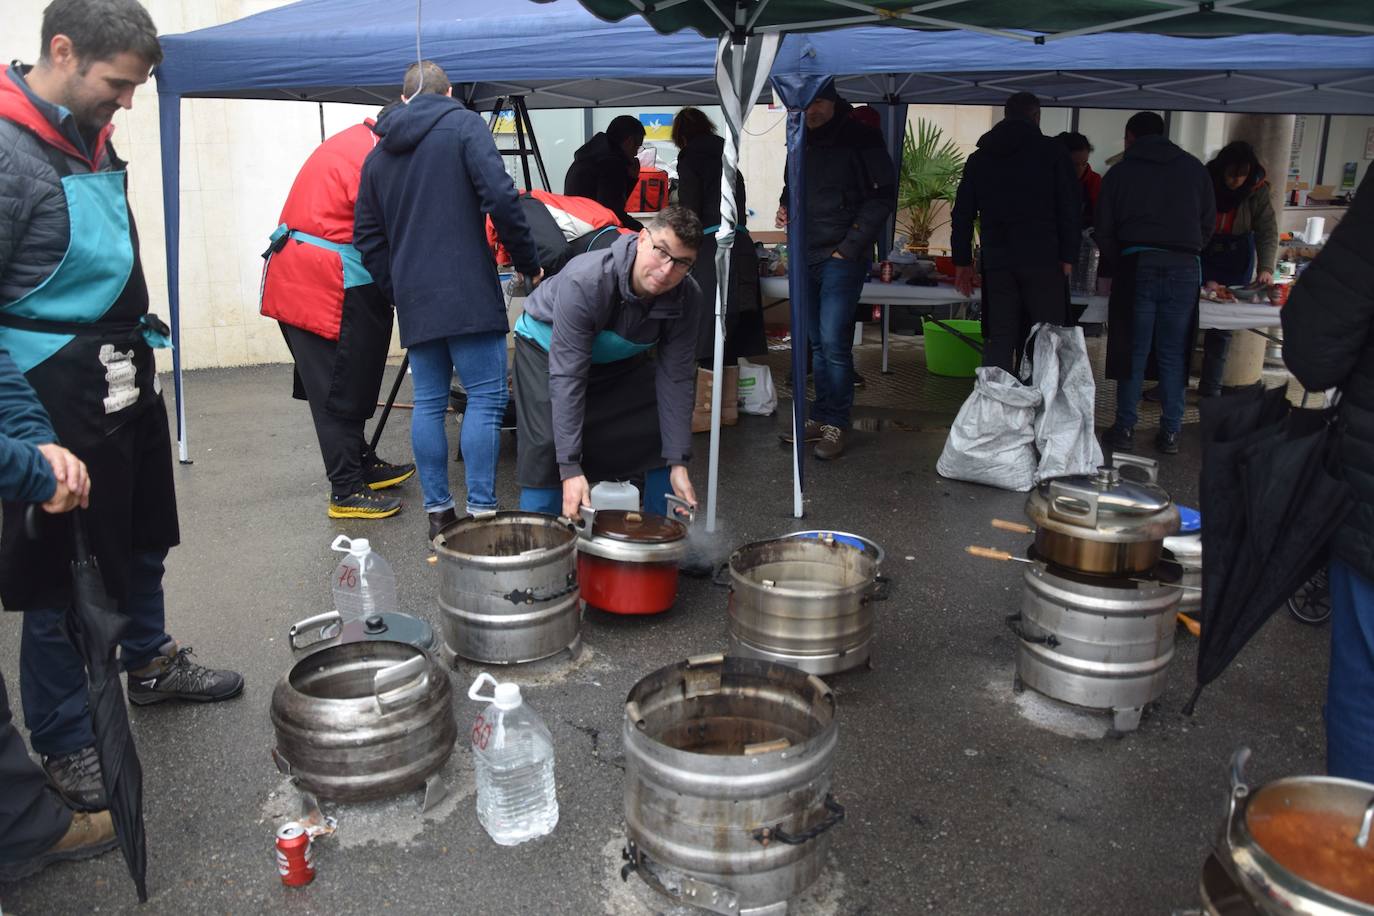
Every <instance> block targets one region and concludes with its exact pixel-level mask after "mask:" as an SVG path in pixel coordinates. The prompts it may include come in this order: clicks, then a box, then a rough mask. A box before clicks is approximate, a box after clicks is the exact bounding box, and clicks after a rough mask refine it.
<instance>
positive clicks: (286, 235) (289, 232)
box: [267, 223, 372, 289]
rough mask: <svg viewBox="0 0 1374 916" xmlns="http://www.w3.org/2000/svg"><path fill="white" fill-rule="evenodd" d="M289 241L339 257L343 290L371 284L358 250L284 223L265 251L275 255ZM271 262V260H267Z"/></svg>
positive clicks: (276, 230)
mask: <svg viewBox="0 0 1374 916" xmlns="http://www.w3.org/2000/svg"><path fill="white" fill-rule="evenodd" d="M291 239H295V240H296V241H298V242H305V243H306V244H308V245H314V246H315V247H317V248H323V249H325V250H326V251H333V252H335V253H336V254H338V256H339V261H340V262H341V263H342V264H343V280H344V289H352V288H353V287H355V286H366V285H367V284H369V283H371V282H372V274H370V273H368V272H367V268H366V267H364V266H363V256H362V255H361V254H359V253H358V249H356V248H354V247H353V246H352V245H349V244H347V243H345V242H331V241H329V239H323V238H320V237H319V236H318V235H311V234H310V233H309V232H302V231H301V230H299V229H292V228H291V227H289V226H287V225H286V223H282V224H281V225H280V226H278V227H277V228H276V229H275V230H273V232H272V236H271V241H272V245H271V247H269V248H268V249H267V251H268V254H269V255H271V254H275V253H276V252H278V251H281V250H282V248H284V247H286V243H287V242H288V241H290V240H291ZM268 261H269V262H270V261H271V258H270V257H269V258H268Z"/></svg>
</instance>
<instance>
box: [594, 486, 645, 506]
mask: <svg viewBox="0 0 1374 916" xmlns="http://www.w3.org/2000/svg"><path fill="white" fill-rule="evenodd" d="M592 508H593V509H595V510H596V511H597V512H600V511H601V510H602V509H626V510H628V511H630V512H635V511H638V509H639V487H637V486H635V485H634V484H632V483H630V482H629V481H625V480H603V481H601V482H600V483H598V484H597V485H596V486H594V487H592Z"/></svg>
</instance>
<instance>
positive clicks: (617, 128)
mask: <svg viewBox="0 0 1374 916" xmlns="http://www.w3.org/2000/svg"><path fill="white" fill-rule="evenodd" d="M643 145H644V125H643V124H641V123H639V119H638V118H632V117H630V116H629V115H620V116H619V117H617V118H614V119H613V120H612V121H611V123H610V124H607V125H606V130H605V132H604V133H597V134H595V135H593V137H592V138H591V139H590V140H588V141H587V142H586V143H584V144H582V146H581V147H579V148H578V150H577V152H575V153H573V162H572V165H570V166H568V173H567V174H566V175H565V176H563V193H564V194H568V195H570V196H572V197H590V198H591V199H592V200H594V201H596V202H597V203H599V204H601V206H603V207H605V208H606V209H608V210H610V211H611V212H613V213H614V214H615V217H616V219H618V220H620V225H622V226H624V227H625V228H626V229H633V230H634V231H636V232H638V231H639V230H640V229H643V228H644V224H643V223H641V222H640V221H639V220H637V219H635V218H634V217H633V216H630V215H629V214H628V213H626V212H625V201H627V200H629V199H630V192H631V191H633V190H634V189H635V185H636V184H638V183H639V160H638V159H637V158H636V157H635V154H636V153H637V152H639V148H640V147H641V146H643Z"/></svg>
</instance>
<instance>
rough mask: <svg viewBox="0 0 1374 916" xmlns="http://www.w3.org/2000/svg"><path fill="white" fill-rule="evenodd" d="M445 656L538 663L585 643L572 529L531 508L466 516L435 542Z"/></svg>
mask: <svg viewBox="0 0 1374 916" xmlns="http://www.w3.org/2000/svg"><path fill="white" fill-rule="evenodd" d="M434 552H435V555H436V556H437V557H438V565H439V574H440V582H439V610H440V612H441V616H440V630H441V631H442V633H443V640H444V654H445V655H446V656H448V657H449V658H450V660H452V658H453V657H454V656H458V657H461V658H466V659H468V660H470V661H475V662H483V663H486V664H496V665H509V664H516V663H519V662H531V661H537V660H539V659H542V658H548V657H549V656H551V655H555V654H557V653H558V652H560V651H562V650H564V649H567V650H569V651H570V652H571V653H573V654H576V652H577V651H578V649H580V648H581V644H582V609H581V606H580V605H579V603H578V589H577V531H576V530H575V529H574V528H573V527H572V524H571V523H569V522H567V521H566V520H560V519H557V518H554V517H553V516H551V515H540V514H538V513H534V512H498V513H496V515H494V516H491V517H488V518H465V519H461V520H460V521H457V522H455V523H454V524H452V525H449V526H448V527H447V528H445V529H444V530H443V532H441V533H440V534H439V536H438V537H436V538H435V539H434Z"/></svg>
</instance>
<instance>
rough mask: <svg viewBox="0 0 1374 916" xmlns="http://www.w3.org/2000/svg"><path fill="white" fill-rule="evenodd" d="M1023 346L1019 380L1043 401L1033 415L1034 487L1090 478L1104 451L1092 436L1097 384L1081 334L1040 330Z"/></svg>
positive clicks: (1060, 329)
mask: <svg viewBox="0 0 1374 916" xmlns="http://www.w3.org/2000/svg"><path fill="white" fill-rule="evenodd" d="M1026 343H1027V347H1026V353H1027V357H1028V358H1027V359H1025V360H1023V361H1022V364H1021V378H1022V379H1023V380H1024V381H1027V382H1029V383H1030V385H1031V386H1032V387H1033V388H1035V389H1037V390H1038V391H1039V392H1040V397H1041V402H1040V408H1039V410H1037V411H1036V414H1035V447H1036V449H1037V450H1038V451H1039V452H1040V465H1039V467H1038V468H1037V470H1036V474H1035V480H1036V482H1037V483H1039V482H1040V481H1042V480H1048V479H1050V478H1051V477H1066V476H1068V475H1070V474H1091V473H1093V472H1094V471H1096V470H1097V468H1098V466H1099V465H1101V464H1102V447H1101V446H1100V445H1098V442H1097V436H1095V435H1094V434H1093V425H1094V419H1093V414H1094V413H1095V411H1096V399H1097V384H1096V383H1095V382H1094V381H1093V369H1092V365H1091V364H1090V363H1089V362H1088V347H1087V345H1086V344H1085V343H1084V342H1083V329H1082V328H1063V327H1059V326H1058V325H1053V324H1038V325H1036V326H1035V328H1034V329H1032V330H1031V336H1030V337H1028V338H1027V339H1026Z"/></svg>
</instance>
